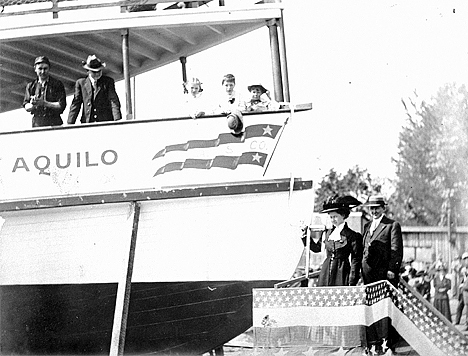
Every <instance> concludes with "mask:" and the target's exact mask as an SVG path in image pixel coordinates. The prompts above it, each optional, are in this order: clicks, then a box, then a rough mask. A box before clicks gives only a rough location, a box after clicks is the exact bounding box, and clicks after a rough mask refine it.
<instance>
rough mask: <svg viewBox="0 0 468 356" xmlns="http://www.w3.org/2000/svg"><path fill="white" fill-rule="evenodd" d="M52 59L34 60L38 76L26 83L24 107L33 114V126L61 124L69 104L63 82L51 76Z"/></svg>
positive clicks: (40, 57) (43, 57)
mask: <svg viewBox="0 0 468 356" xmlns="http://www.w3.org/2000/svg"><path fill="white" fill-rule="evenodd" d="M49 70H50V61H49V58H47V57H46V56H39V57H37V58H36V59H35V60H34V71H35V72H36V75H37V78H36V79H35V80H33V81H32V82H30V83H28V84H27V85H26V93H25V94H24V100H23V107H24V108H25V110H26V111H27V112H29V113H31V114H32V115H33V117H32V127H41V126H60V125H62V124H63V121H62V118H61V116H60V115H61V114H62V113H63V111H64V110H65V107H66V106H67V101H66V94H65V87H64V86H63V83H62V82H61V81H60V80H58V79H55V78H53V77H51V76H50V74H49Z"/></svg>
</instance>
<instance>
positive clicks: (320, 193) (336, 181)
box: [314, 166, 382, 211]
mask: <svg viewBox="0 0 468 356" xmlns="http://www.w3.org/2000/svg"><path fill="white" fill-rule="evenodd" d="M381 190H382V182H381V180H380V179H377V180H373V179H372V177H371V175H370V174H369V172H368V171H367V169H361V168H359V167H358V166H354V167H353V168H350V169H348V171H347V172H346V174H345V175H341V174H339V173H337V172H336V171H335V170H334V169H333V168H332V169H330V172H329V173H328V174H326V175H325V177H324V178H323V180H322V182H321V183H320V187H319V188H318V189H317V190H316V192H315V193H316V199H315V209H314V210H315V211H320V210H321V209H322V206H323V203H324V201H325V200H326V199H327V198H328V197H330V196H333V195H335V194H338V195H351V196H353V197H355V198H357V199H358V200H360V201H362V202H363V203H364V202H365V201H366V200H367V198H368V196H369V195H372V194H376V193H380V192H381Z"/></svg>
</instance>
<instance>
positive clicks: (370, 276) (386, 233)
mask: <svg viewBox="0 0 468 356" xmlns="http://www.w3.org/2000/svg"><path fill="white" fill-rule="evenodd" d="M364 206H368V207H369V208H370V213H371V216H372V221H370V222H368V223H366V224H365V225H364V241H363V244H364V253H363V259H362V277H363V281H364V284H369V283H372V282H377V281H380V280H383V279H387V280H389V281H390V283H392V284H393V285H394V286H395V287H396V286H397V285H398V280H399V272H400V266H401V262H402V260H403V237H402V234H401V226H400V223H398V222H396V221H394V220H392V219H390V218H388V217H387V216H385V206H386V203H385V199H384V198H383V196H380V195H373V196H371V197H369V200H368V201H367V203H366V204H364Z"/></svg>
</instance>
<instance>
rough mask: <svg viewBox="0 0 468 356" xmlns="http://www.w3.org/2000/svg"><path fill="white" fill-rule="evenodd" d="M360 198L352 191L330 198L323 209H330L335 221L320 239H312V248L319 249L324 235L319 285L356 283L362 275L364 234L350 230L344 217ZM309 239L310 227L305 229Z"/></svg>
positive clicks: (303, 237)
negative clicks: (352, 193) (308, 229)
mask: <svg viewBox="0 0 468 356" xmlns="http://www.w3.org/2000/svg"><path fill="white" fill-rule="evenodd" d="M360 204H361V202H360V201H359V200H357V199H355V198H353V197H352V196H350V195H347V196H343V197H336V196H334V197H331V198H328V199H327V200H326V201H325V203H324V204H323V210H322V211H321V213H328V216H329V217H330V220H331V223H332V225H333V227H332V229H331V230H327V231H325V232H324V233H323V234H321V236H320V238H319V239H318V240H314V239H313V238H312V237H311V239H310V250H311V251H313V252H316V253H317V252H320V251H321V249H322V239H323V243H324V246H325V251H326V254H327V256H326V258H325V260H324V261H323V263H322V268H321V270H320V275H319V278H318V282H317V286H318V287H323V286H355V285H356V284H357V282H358V280H359V277H360V271H361V260H362V251H363V249H362V235H361V234H360V233H358V232H356V231H353V230H351V229H350V228H349V227H348V224H347V223H346V222H345V220H346V219H347V218H348V216H349V214H350V212H351V209H352V208H354V207H356V206H358V205H360ZM306 240H307V228H304V229H303V235H302V242H303V243H304V246H305V245H306Z"/></svg>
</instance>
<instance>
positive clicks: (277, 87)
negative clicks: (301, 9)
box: [267, 19, 284, 102]
mask: <svg viewBox="0 0 468 356" xmlns="http://www.w3.org/2000/svg"><path fill="white" fill-rule="evenodd" d="M267 26H268V30H269V32H270V51H271V64H272V70H273V87H274V91H275V100H276V101H278V102H282V101H284V96H283V83H282V82H281V60H280V50H279V41H278V25H277V20H276V19H272V20H270V21H268V23H267Z"/></svg>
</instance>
